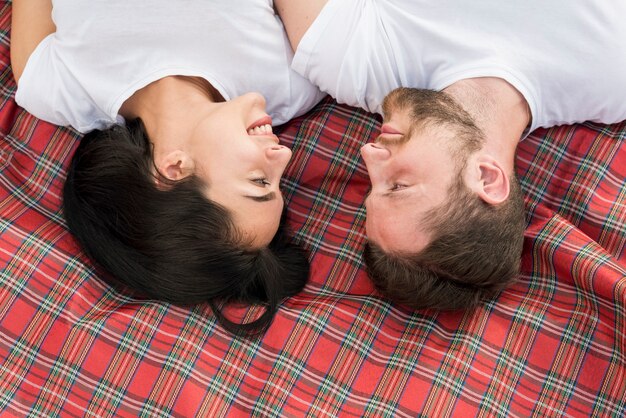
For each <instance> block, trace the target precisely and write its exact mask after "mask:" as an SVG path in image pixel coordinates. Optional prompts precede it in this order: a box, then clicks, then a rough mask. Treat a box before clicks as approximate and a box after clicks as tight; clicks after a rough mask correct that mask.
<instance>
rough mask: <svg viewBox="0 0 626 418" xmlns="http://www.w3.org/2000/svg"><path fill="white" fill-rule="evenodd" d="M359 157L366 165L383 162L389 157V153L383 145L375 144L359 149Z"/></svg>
mask: <svg viewBox="0 0 626 418" xmlns="http://www.w3.org/2000/svg"><path fill="white" fill-rule="evenodd" d="M361 156H362V157H363V161H365V164H366V165H370V164H372V163H376V162H383V161H386V160H387V159H389V157H391V151H389V149H388V148H387V147H385V146H383V145H380V144H376V143H373V142H371V143H369V144H365V145H363V146H362V147H361Z"/></svg>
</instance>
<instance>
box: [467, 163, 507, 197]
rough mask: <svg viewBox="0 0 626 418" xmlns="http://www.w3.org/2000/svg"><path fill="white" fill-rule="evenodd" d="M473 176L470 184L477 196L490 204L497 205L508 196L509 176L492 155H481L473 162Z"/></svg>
mask: <svg viewBox="0 0 626 418" xmlns="http://www.w3.org/2000/svg"><path fill="white" fill-rule="evenodd" d="M475 164H476V165H475V170H474V178H473V179H471V182H470V185H471V188H472V189H473V190H474V192H475V193H476V194H478V196H479V197H480V198H481V199H482V200H483V201H485V202H486V203H489V204H490V205H498V204H500V203H503V202H504V201H506V200H507V199H508V197H509V192H510V182H509V176H508V175H507V173H506V171H505V170H504V168H503V167H502V165H501V164H500V163H499V162H498V161H497V160H496V159H494V158H493V157H490V156H483V157H480V158H479V159H478V160H476V162H475Z"/></svg>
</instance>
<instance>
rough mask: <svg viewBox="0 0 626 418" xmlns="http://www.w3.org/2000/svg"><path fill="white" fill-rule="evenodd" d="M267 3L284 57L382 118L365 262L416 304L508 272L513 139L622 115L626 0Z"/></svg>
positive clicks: (399, 296) (513, 227)
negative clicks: (281, 33) (282, 37)
mask: <svg viewBox="0 0 626 418" xmlns="http://www.w3.org/2000/svg"><path fill="white" fill-rule="evenodd" d="M275 4H276V6H277V10H278V12H279V14H280V15H281V17H282V19H283V22H284V24H285V28H286V30H287V32H288V35H289V38H290V41H291V43H292V46H293V47H294V50H295V51H296V54H295V56H294V60H293V63H292V68H294V69H295V70H296V71H297V72H299V73H300V74H302V75H304V76H305V77H307V78H309V79H310V80H311V81H312V82H314V83H315V84H317V85H318V86H319V87H320V88H321V89H322V90H323V91H325V92H327V93H329V94H331V95H332V96H334V97H335V98H336V99H337V100H338V101H339V102H342V103H347V104H349V105H352V106H360V107H363V108H364V109H366V110H369V111H372V112H377V113H381V114H383V116H384V124H383V126H382V132H381V135H380V137H379V138H378V139H377V141H376V142H375V143H372V144H367V145H365V146H364V147H363V148H362V150H361V153H362V157H363V159H364V161H365V164H366V166H367V169H368V172H369V175H370V179H371V182H372V189H371V192H370V194H369V196H368V198H367V199H366V209H367V221H366V230H367V235H368V240H369V245H368V248H367V250H366V264H367V267H368V271H369V273H370V276H371V278H372V280H373V281H374V283H375V284H376V285H377V287H378V288H379V289H380V290H381V291H382V292H383V293H384V294H386V295H387V296H389V297H390V298H392V299H394V300H396V301H398V302H401V303H405V304H407V305H409V306H413V307H415V308H426V307H435V308H441V309H457V308H465V307H469V306H473V305H476V304H477V303H478V302H479V301H480V300H482V299H484V298H485V297H490V296H493V295H494V294H496V293H497V292H499V291H500V290H501V289H502V288H504V287H505V286H506V285H507V284H508V283H510V282H511V281H512V280H513V279H515V277H516V275H517V273H518V270H519V262H520V254H521V248H522V243H523V229H524V225H525V222H524V210H523V200H522V197H521V193H520V190H519V184H518V181H517V180H516V178H515V175H514V173H515V167H514V161H515V150H516V147H517V143H518V142H519V140H520V139H523V138H524V137H525V136H526V135H527V134H528V133H529V132H531V131H532V130H534V129H535V128H538V127H549V126H554V125H559V124H572V123H577V122H583V121H587V120H592V121H597V122H602V123H615V122H619V121H622V120H624V119H626V100H624V93H625V92H626V72H625V71H624V70H623V69H624V68H625V67H626V42H624V41H625V40H626V25H624V24H623V22H622V20H623V16H625V15H626V2H601V1H576V2H574V3H572V2H566V1H563V0H558V1H552V2H549V3H545V2H542V1H538V0H531V1H530V2H528V1H527V2H523V3H515V2H513V3H511V2H509V3H502V2H499V1H496V0H478V1H474V2H469V3H468V2H464V1H461V0H449V1H446V2H440V1H427V0H421V1H420V0H315V1H311V0H301V1H295V0H277V1H275ZM398 87H405V88H402V89H399V90H395V89H397V88H398ZM406 87H408V88H406ZM390 92H391V93H390ZM388 93H390V94H389V95H388V96H387V97H386V99H385V100H384V101H383V98H385V96H386V95H387V94H388Z"/></svg>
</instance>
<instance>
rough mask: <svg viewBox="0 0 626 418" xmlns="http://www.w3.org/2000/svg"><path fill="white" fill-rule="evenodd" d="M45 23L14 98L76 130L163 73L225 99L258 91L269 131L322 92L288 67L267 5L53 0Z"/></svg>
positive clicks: (262, 0) (109, 116)
mask: <svg viewBox="0 0 626 418" xmlns="http://www.w3.org/2000/svg"><path fill="white" fill-rule="evenodd" d="M52 18H53V21H54V23H55V25H56V32H55V33H53V34H51V35H49V36H48V37H46V38H45V39H44V40H43V41H42V42H41V43H40V44H39V45H38V46H37V48H36V49H35V51H34V52H33V53H32V55H31V56H30V58H29V59H28V62H27V64H26V67H25V69H24V72H23V74H22V77H21V78H20V81H19V84H18V90H17V93H16V101H17V103H18V104H19V105H20V106H22V107H24V108H25V109H26V110H28V111H29V112H30V113H32V114H33V115H35V116H37V117H38V118H40V119H43V120H46V121H48V122H51V123H55V124H57V125H71V126H73V127H74V128H76V129H77V130H79V131H81V132H87V131H90V130H92V129H96V128H104V127H107V126H110V125H112V124H113V123H116V122H117V123H120V122H123V119H122V118H121V116H119V115H118V112H119V110H120V107H121V106H122V104H123V103H124V101H125V100H126V99H128V98H129V97H130V96H131V95H132V94H133V93H134V92H135V91H137V90H138V89H140V88H142V87H144V86H146V85H147V84H149V83H151V82H153V81H155V80H158V79H160V78H162V77H165V76H168V75H188V76H200V77H203V78H205V79H206V80H207V81H209V83H211V84H212V85H213V86H214V87H215V88H216V89H217V90H218V91H219V92H220V93H221V94H222V96H223V97H224V98H225V99H226V100H228V99H232V98H234V97H236V96H239V95H241V94H244V93H248V92H259V93H261V94H262V95H263V96H265V98H266V100H267V111H268V113H269V114H270V116H272V119H273V122H274V124H276V125H279V124H281V123H284V122H287V121H288V120H290V119H291V118H293V117H295V116H298V115H301V114H303V113H305V112H306V111H307V110H309V109H310V108H312V107H313V106H314V105H315V104H316V103H317V102H318V101H319V100H320V99H321V98H322V97H323V96H324V94H323V93H321V92H320V91H319V89H318V88H316V87H314V86H313V85H312V84H311V83H310V82H309V81H307V80H306V79H304V78H303V77H301V76H300V75H298V74H296V73H295V72H294V71H293V70H291V69H290V64H291V59H292V57H293V53H292V51H291V47H290V45H289V42H288V39H287V37H286V35H285V33H284V29H283V25H282V23H281V21H280V20H279V19H278V17H277V16H276V15H275V13H274V9H273V2H272V0H177V1H172V0H149V1H148V0H145V1H141V0H106V1H105V0H88V1H86V0H53V11H52Z"/></svg>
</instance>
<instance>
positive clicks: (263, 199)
mask: <svg viewBox="0 0 626 418" xmlns="http://www.w3.org/2000/svg"><path fill="white" fill-rule="evenodd" d="M245 197H247V198H248V199H252V200H254V201H255V202H269V201H271V200H274V199H276V193H274V192H269V193H268V194H266V195H263V196H248V195H246V196H245Z"/></svg>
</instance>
